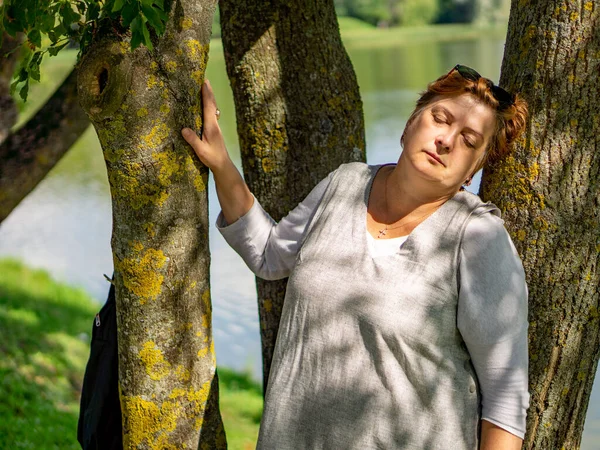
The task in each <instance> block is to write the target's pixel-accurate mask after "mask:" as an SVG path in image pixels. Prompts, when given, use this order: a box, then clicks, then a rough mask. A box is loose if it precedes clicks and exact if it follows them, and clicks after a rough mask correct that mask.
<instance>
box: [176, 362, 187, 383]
mask: <svg viewBox="0 0 600 450" xmlns="http://www.w3.org/2000/svg"><path fill="white" fill-rule="evenodd" d="M175 376H176V377H177V378H178V379H179V381H184V382H185V381H189V380H190V371H189V370H188V369H186V368H185V367H183V366H182V365H181V364H180V365H178V366H177V368H176V369H175Z"/></svg>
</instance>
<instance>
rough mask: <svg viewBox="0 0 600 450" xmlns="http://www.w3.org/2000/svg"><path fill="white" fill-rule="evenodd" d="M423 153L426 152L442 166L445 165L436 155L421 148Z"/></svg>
mask: <svg viewBox="0 0 600 450" xmlns="http://www.w3.org/2000/svg"><path fill="white" fill-rule="evenodd" d="M423 151H424V152H425V153H427V154H428V155H429V156H431V157H432V158H433V159H435V160H436V161H437V162H439V163H440V164H441V165H442V166H444V167H446V164H444V162H443V161H442V160H441V159H440V157H439V156H438V155H436V154H435V153H431V152H428V151H427V150H423Z"/></svg>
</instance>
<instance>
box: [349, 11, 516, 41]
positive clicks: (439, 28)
mask: <svg viewBox="0 0 600 450" xmlns="http://www.w3.org/2000/svg"><path fill="white" fill-rule="evenodd" d="M342 19H344V18H341V17H340V18H339V22H340V33H341V35H342V41H343V42H344V45H345V46H347V47H352V48H356V47H388V46H398V45H410V44H413V43H416V42H428V41H437V42H440V41H460V40H467V39H476V38H478V37H481V35H482V34H483V33H485V34H486V35H489V36H497V37H501V38H502V37H504V36H506V25H497V26H489V27H477V26H474V25H468V24H437V25H423V26H415V27H394V28H376V27H371V26H369V25H368V24H367V26H366V27H360V26H356V25H355V24H352V23H351V22H348V21H346V20H342Z"/></svg>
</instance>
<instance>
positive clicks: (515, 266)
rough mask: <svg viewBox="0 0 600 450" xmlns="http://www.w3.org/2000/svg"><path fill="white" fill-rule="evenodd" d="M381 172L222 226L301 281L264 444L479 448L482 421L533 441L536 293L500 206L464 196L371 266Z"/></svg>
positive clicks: (261, 269) (284, 328) (278, 354)
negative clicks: (530, 379) (369, 209)
mask: <svg viewBox="0 0 600 450" xmlns="http://www.w3.org/2000/svg"><path fill="white" fill-rule="evenodd" d="M377 169H378V167H377V166H374V167H371V166H366V165H364V164H348V165H344V166H341V167H340V169H338V170H337V171H335V172H333V173H332V174H331V175H330V176H329V177H328V178H327V179H325V180H324V181H323V182H321V183H320V184H319V185H318V186H317V187H316V188H315V189H314V190H313V192H311V194H310V195H309V196H308V197H307V198H306V199H305V200H304V201H303V202H302V203H301V204H300V205H299V206H298V207H297V208H295V209H294V210H293V211H292V212H291V213H290V214H289V215H288V216H287V217H286V218H284V219H283V220H282V221H281V222H280V223H279V224H275V223H274V222H273V221H272V220H271V218H270V217H269V216H268V215H267V214H266V213H265V212H264V211H263V210H262V208H261V207H260V205H259V204H258V202H257V201H255V203H254V205H253V207H252V209H251V210H250V211H249V212H248V213H247V214H246V215H245V216H244V217H242V218H240V220H238V221H236V222H235V223H233V224H231V225H229V226H226V224H225V223H224V221H223V218H222V216H220V217H219V219H218V226H219V228H220V230H221V233H222V234H223V236H224V237H225V238H226V240H227V241H228V242H229V243H230V245H231V246H232V247H233V248H234V249H235V250H236V251H237V252H238V253H240V255H241V256H242V257H243V258H244V260H245V261H246V263H247V264H248V266H249V267H250V268H251V270H253V271H254V272H255V273H256V274H257V275H258V276H261V277H264V278H281V277H285V276H288V275H290V274H291V278H290V283H289V284H288V294H287V296H286V301H285V305H284V311H283V316H282V321H281V329H280V334H279V336H278V342H277V348H276V351H275V356H274V361H273V369H272V372H271V377H270V383H269V389H268V392H267V396H266V401H265V413H264V416H263V422H262V425H261V435H260V439H259V447H261V448H278V449H279V448H378V446H383V448H392V447H393V448H437V447H438V445H437V444H439V446H440V448H448V446H447V445H448V442H455V443H456V445H454V446H453V447H452V448H469V449H471V448H475V447H476V441H477V423H478V420H479V419H480V418H484V419H486V420H488V421H490V422H492V423H495V424H496V425H498V426H500V427H502V428H504V429H506V430H507V431H509V432H511V433H513V434H515V435H517V436H520V437H523V435H524V432H525V413H526V409H527V407H528V399H529V395H528V392H527V301H526V300H527V289H526V285H525V281H524V274H523V269H522V266H521V263H520V260H519V258H518V256H517V254H516V251H515V249H514V246H513V245H512V242H511V241H510V238H509V236H508V234H507V233H506V230H505V229H504V227H503V225H502V221H501V219H499V217H498V216H499V212H498V210H497V208H495V207H494V206H493V205H491V204H484V203H482V202H481V201H480V200H479V198H478V197H476V196H474V195H472V194H469V193H459V194H457V196H455V197H454V198H453V199H451V200H450V201H448V202H446V204H444V205H443V206H442V207H441V208H440V209H439V210H438V211H437V212H436V213H434V214H433V215H432V216H431V217H430V218H428V219H427V220H426V221H424V222H423V223H422V224H421V225H419V226H418V227H417V228H416V229H415V230H414V231H413V232H412V233H411V234H410V235H409V238H408V239H407V241H406V242H405V243H403V244H402V245H401V246H400V248H399V251H398V254H397V255H391V256H390V257H378V258H374V257H372V256H371V255H370V254H369V251H368V248H367V246H366V240H365V223H366V202H367V200H368V194H369V192H370V186H371V182H372V179H373V178H374V176H375V173H376V171H377ZM306 261H308V263H307V262H306ZM442 306H443V307H442ZM432 383H433V384H432ZM449 439H450V440H451V441H449ZM436 442H437V444H436V445H434V443H436ZM444 445H446V447H444Z"/></svg>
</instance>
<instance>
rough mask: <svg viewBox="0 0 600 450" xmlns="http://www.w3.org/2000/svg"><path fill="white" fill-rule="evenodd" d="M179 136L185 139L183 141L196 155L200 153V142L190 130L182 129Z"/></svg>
mask: <svg viewBox="0 0 600 450" xmlns="http://www.w3.org/2000/svg"><path fill="white" fill-rule="evenodd" d="M181 135H182V136H183V138H184V139H185V141H186V142H187V143H188V144H190V145H191V146H192V148H193V149H194V151H195V152H196V153H198V152H199V151H201V148H200V147H201V145H202V141H201V140H200V138H199V137H198V135H197V134H196V133H195V132H194V130H192V129H191V128H184V129H183V130H181Z"/></svg>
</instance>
